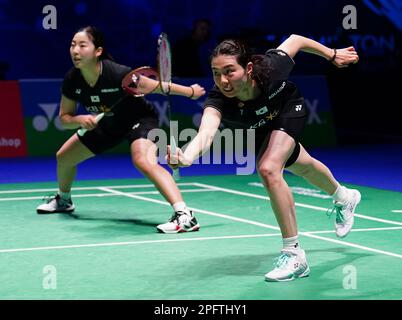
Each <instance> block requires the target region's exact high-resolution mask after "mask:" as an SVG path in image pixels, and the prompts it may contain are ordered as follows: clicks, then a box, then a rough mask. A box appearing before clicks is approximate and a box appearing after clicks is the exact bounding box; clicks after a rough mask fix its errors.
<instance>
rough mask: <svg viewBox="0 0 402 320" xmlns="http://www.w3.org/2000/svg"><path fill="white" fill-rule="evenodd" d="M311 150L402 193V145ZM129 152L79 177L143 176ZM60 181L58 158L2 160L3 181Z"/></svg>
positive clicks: (337, 169) (359, 178) (201, 170)
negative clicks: (132, 161) (132, 162)
mask: <svg viewBox="0 0 402 320" xmlns="http://www.w3.org/2000/svg"><path fill="white" fill-rule="evenodd" d="M308 152H309V153H310V154H311V155H312V156H313V157H315V158H316V159H318V160H320V161H321V162H323V163H324V164H325V165H327V166H328V167H329V168H330V170H331V171H332V173H333V174H334V176H335V178H337V179H338V180H339V181H342V182H344V183H350V184H356V185H363V186H368V187H374V188H380V189H386V190H393V191H399V192H402V145H401V144H382V145H350V146H343V147H337V148H314V149H310V150H309V149H308ZM237 168H238V166H237V165H193V166H192V167H190V168H183V169H181V175H182V176H199V175H233V174H236V169H237ZM142 177H143V176H142V175H141V173H139V172H138V171H137V170H136V169H135V168H134V167H133V166H132V164H131V157H130V156H129V155H128V154H127V155H100V156H98V157H95V158H92V159H89V160H87V161H86V162H84V163H82V164H80V166H79V169H78V174H77V180H98V179H128V178H142ZM45 181H46V182H48V181H54V182H56V160H55V157H29V158H28V157H27V158H12V159H11V158H2V159H0V183H23V182H45Z"/></svg>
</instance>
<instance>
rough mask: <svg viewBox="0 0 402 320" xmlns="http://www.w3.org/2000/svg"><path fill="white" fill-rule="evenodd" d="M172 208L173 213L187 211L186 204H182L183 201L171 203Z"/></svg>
mask: <svg viewBox="0 0 402 320" xmlns="http://www.w3.org/2000/svg"><path fill="white" fill-rule="evenodd" d="M172 207H173V210H174V212H178V211H182V212H186V211H188V210H186V209H187V207H186V203H185V202H183V201H181V202H176V203H173V205H172ZM186 213H187V212H186Z"/></svg>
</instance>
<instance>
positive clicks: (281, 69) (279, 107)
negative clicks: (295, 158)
mask: <svg viewBox="0 0 402 320" xmlns="http://www.w3.org/2000/svg"><path fill="white" fill-rule="evenodd" d="M263 63H266V64H268V66H269V69H270V74H269V83H268V84H265V85H262V86H260V89H261V91H262V94H261V95H260V96H259V97H258V98H256V99H254V100H249V101H240V100H239V99H237V98H228V97H225V96H224V95H223V94H222V93H221V92H220V90H219V89H218V87H217V86H216V85H215V86H214V87H213V88H212V90H211V91H210V92H209V94H208V97H207V99H206V100H205V103H204V108H206V107H213V108H215V109H217V110H218V111H219V112H220V113H221V114H222V122H223V124H224V125H225V126H227V127H229V128H232V129H256V130H258V131H261V130H264V129H265V128H266V127H267V126H269V124H270V123H272V122H273V121H274V120H275V119H277V117H280V116H282V115H283V114H285V113H287V112H296V113H297V112H298V113H299V114H300V115H302V114H305V112H306V111H305V108H304V107H303V108H302V109H301V110H297V111H294V110H291V111H289V110H286V109H287V108H286V107H285V106H286V105H287V104H288V102H289V100H291V99H298V100H299V101H301V100H300V99H302V97H301V95H300V93H299V91H298V89H297V88H296V86H295V85H294V84H293V83H292V82H290V81H288V78H289V74H290V72H291V71H292V69H293V67H294V64H295V63H294V61H293V59H292V58H291V57H289V56H288V55H287V53H285V52H284V51H282V50H277V49H271V50H268V51H267V52H266V53H265V57H264V60H263ZM299 114H295V116H299ZM257 134H258V132H257Z"/></svg>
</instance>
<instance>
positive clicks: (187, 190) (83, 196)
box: [0, 188, 218, 202]
mask: <svg viewBox="0 0 402 320" xmlns="http://www.w3.org/2000/svg"><path fill="white" fill-rule="evenodd" d="M217 191H218V190H209V189H206V188H202V189H184V190H180V192H182V193H192V192H194V193H196V192H217ZM127 194H140V195H141V194H160V192H159V191H138V192H127ZM115 196H121V195H116V194H111V193H110V192H107V193H85V194H76V195H74V198H90V197H100V198H101V197H115ZM43 199H44V197H43V196H33V197H14V198H0V202H1V201H20V200H43Z"/></svg>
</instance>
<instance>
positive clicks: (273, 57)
mask: <svg viewBox="0 0 402 320" xmlns="http://www.w3.org/2000/svg"><path fill="white" fill-rule="evenodd" d="M264 60H265V61H268V62H271V61H286V62H290V63H291V64H294V63H295V62H294V60H293V59H292V58H291V57H290V56H289V55H288V54H287V53H286V52H285V51H283V50H281V49H268V50H267V51H266V52H265V56H264Z"/></svg>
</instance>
